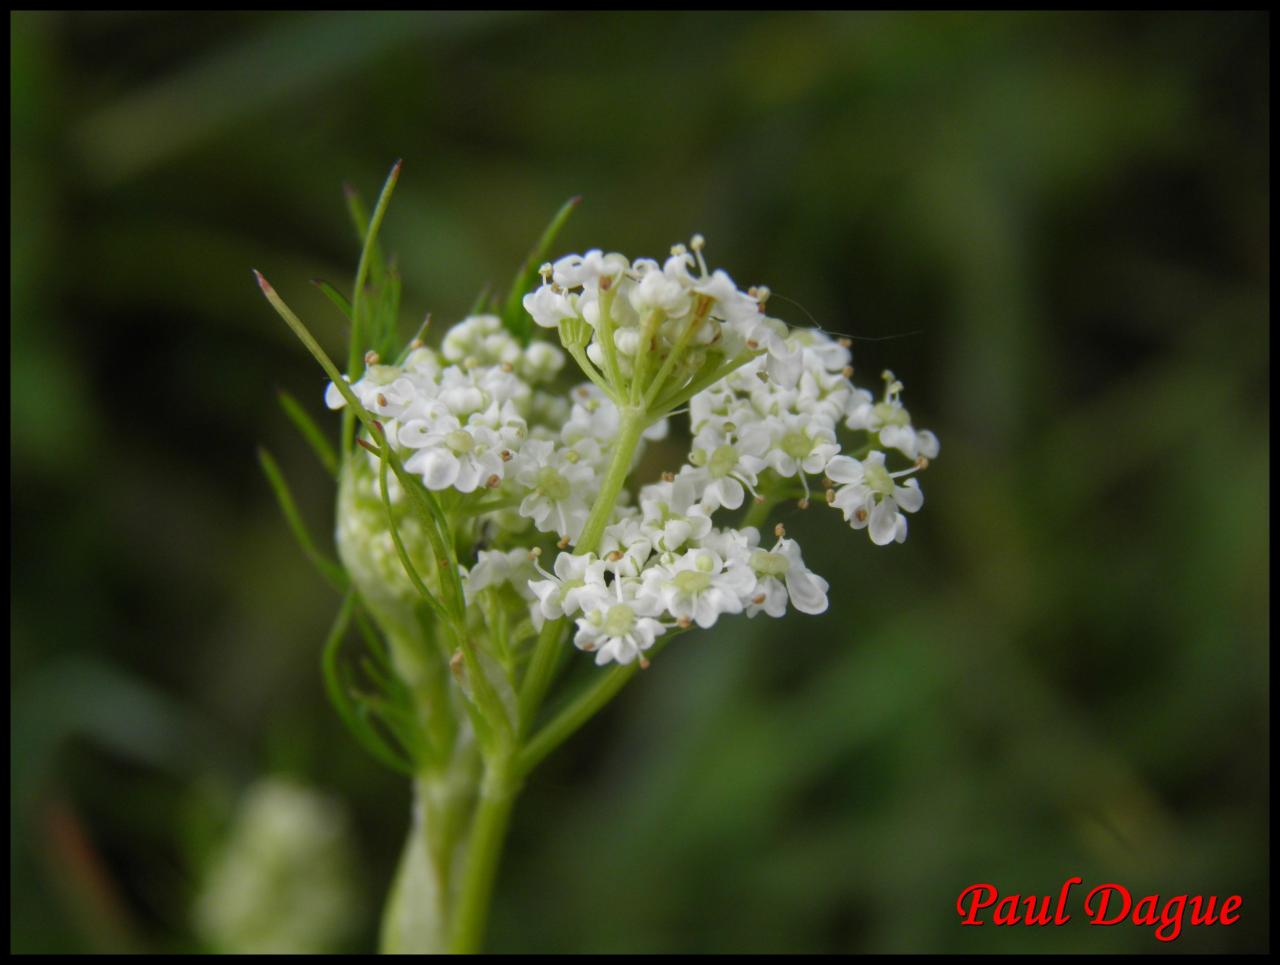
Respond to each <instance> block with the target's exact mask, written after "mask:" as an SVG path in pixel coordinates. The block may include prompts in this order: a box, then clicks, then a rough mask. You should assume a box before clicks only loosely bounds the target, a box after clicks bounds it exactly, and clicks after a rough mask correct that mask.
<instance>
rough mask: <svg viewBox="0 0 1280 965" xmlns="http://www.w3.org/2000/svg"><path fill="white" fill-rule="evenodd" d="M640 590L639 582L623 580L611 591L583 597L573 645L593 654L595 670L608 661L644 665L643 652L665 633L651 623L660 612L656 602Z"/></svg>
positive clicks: (596, 591) (595, 591) (593, 591)
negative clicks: (637, 660) (638, 662)
mask: <svg viewBox="0 0 1280 965" xmlns="http://www.w3.org/2000/svg"><path fill="white" fill-rule="evenodd" d="M640 590H641V585H640V581H639V580H636V579H629V578H625V577H623V578H618V579H615V580H614V581H613V586H612V587H608V588H605V587H600V588H594V587H593V588H592V589H591V590H589V591H587V592H585V593H584V595H583V596H582V598H581V605H582V616H580V617H578V620H577V624H578V632H577V633H575V634H574V636H573V644H574V646H576V647H577V648H578V649H579V650H586V651H588V652H593V653H595V655H596V664H597V665H598V666H603V665H604V664H606V663H609V662H611V661H613V662H616V663H620V664H629V663H632V662H633V661H635V660H636V659H637V658H639V659H640V662H641V664H642V665H643V664H644V663H645V659H644V657H643V653H644V651H646V650H648V649H649V648H650V647H652V646H653V642H654V640H656V639H657V638H658V637H660V636H662V634H664V633H665V632H666V627H664V626H663V625H662V624H661V623H660V622H658V620H656V619H654V617H656V616H657V615H658V614H659V612H660V610H659V609H658V608H657V607H658V604H657V601H656V599H655V598H654V597H652V596H650V595H647V594H641V593H640Z"/></svg>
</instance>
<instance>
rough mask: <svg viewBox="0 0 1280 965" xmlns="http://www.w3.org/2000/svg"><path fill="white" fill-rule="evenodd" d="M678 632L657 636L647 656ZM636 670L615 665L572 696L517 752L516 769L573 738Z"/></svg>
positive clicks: (527, 768)
mask: <svg viewBox="0 0 1280 965" xmlns="http://www.w3.org/2000/svg"><path fill="white" fill-rule="evenodd" d="M678 633H679V631H674V632H671V633H668V634H666V635H665V636H662V637H659V638H658V639H657V640H656V641H654V644H653V646H652V647H651V648H650V649H649V651H648V653H647V654H646V656H647V657H649V658H652V657H654V656H656V655H657V654H658V653H659V652H660V651H661V650H662V648H663V647H664V646H666V645H667V643H668V642H669V641H670V639H671V638H672V637H674V636H676V635H677V634H678ZM639 669H640V664H639V663H632V664H628V665H627V666H625V667H615V668H614V669H613V670H611V671H609V672H608V673H606V674H603V675H601V678H600V679H599V680H597V681H596V682H595V683H594V684H592V685H591V686H590V687H588V688H587V689H586V690H585V691H584V692H583V693H581V694H579V695H578V696H577V697H575V698H574V699H573V700H572V701H571V702H570V703H569V705H568V706H567V707H565V708H564V709H563V710H562V711H560V713H558V714H556V716H555V717H554V718H552V719H551V721H549V722H548V723H547V725H546V726H545V727H543V728H542V729H541V730H539V731H538V733H537V734H535V735H534V736H533V737H532V738H530V739H529V741H528V743H526V744H525V745H524V747H523V748H521V750H520V753H519V754H517V755H516V762H515V772H516V773H517V774H518V775H520V776H521V777H523V776H525V775H526V774H528V773H529V772H530V771H532V770H533V769H534V768H535V767H537V766H538V765H539V764H540V763H542V760H543V758H545V757H546V756H547V755H548V754H550V753H551V752H552V751H553V750H555V749H556V748H557V747H559V746H560V745H561V744H563V743H564V742H565V741H566V740H568V739H569V738H570V737H572V736H573V735H574V734H575V733H576V732H577V731H578V729H579V728H580V727H582V725H583V724H585V723H586V722H587V721H589V720H590V719H591V718H592V717H594V716H595V715H596V713H597V712H598V711H599V710H600V708H602V707H603V706H604V705H605V704H607V703H608V702H609V701H611V700H612V699H613V698H614V697H615V696H617V693H618V691H619V690H621V689H622V688H623V687H625V686H626V684H627V681H629V680H630V679H631V678H632V677H634V676H635V675H636V671H637V670H639Z"/></svg>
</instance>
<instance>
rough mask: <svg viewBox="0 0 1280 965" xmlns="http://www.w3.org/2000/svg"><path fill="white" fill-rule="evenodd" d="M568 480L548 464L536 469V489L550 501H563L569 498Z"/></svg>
mask: <svg viewBox="0 0 1280 965" xmlns="http://www.w3.org/2000/svg"><path fill="white" fill-rule="evenodd" d="M570 488H571V487H570V486H569V480H567V479H565V478H564V476H562V475H560V473H558V472H557V471H556V470H554V469H552V468H551V467H550V466H544V467H543V468H542V469H540V470H538V491H539V492H541V493H542V495H544V496H546V497H547V498H548V499H550V500H551V501H552V502H556V503H559V502H563V501H564V500H566V499H568V498H569V492H570Z"/></svg>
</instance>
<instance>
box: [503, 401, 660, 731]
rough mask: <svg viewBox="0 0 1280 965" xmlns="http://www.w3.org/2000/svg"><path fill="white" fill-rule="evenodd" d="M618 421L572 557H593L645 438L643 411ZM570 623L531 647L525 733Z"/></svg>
mask: <svg viewBox="0 0 1280 965" xmlns="http://www.w3.org/2000/svg"><path fill="white" fill-rule="evenodd" d="M619 411H620V414H621V421H620V424H619V426H618V438H617V441H616V443H615V444H614V449H613V459H612V460H610V462H609V468H608V470H607V471H606V472H605V477H604V482H603V483H601V485H600V492H599V493H597V494H596V501H595V504H594V505H593V506H592V507H591V515H590V516H588V517H587V522H586V524H585V525H584V526H583V527H582V534H581V535H580V536H579V537H578V542H577V544H576V545H575V546H574V552H575V553H579V554H582V553H594V552H595V551H596V548H597V547H598V546H599V544H600V538H601V537H602V536H603V535H604V530H605V527H606V526H607V525H608V524H609V517H610V516H611V515H612V514H613V510H614V506H615V504H616V503H617V501H618V494H619V493H620V492H622V486H623V484H624V483H625V482H626V481H627V474H628V473H629V472H630V471H631V460H632V459H633V458H634V457H635V454H636V447H637V446H639V445H640V437H641V435H643V434H644V430H645V427H646V425H647V424H648V421H649V420H648V418H647V416H646V414H645V413H644V411H643V410H641V409H636V408H631V407H627V408H623V409H620V410H619ZM568 624H569V621H568V620H566V619H563V618H562V619H559V620H548V621H547V622H546V623H545V624H543V627H542V632H541V633H540V634H538V642H537V643H536V644H535V645H534V650H533V658H532V659H531V660H530V662H529V670H528V672H526V674H525V678H524V684H523V686H522V687H521V690H520V729H521V732H522V733H527V732H528V729H529V725H530V724H531V723H532V721H533V717H534V715H535V714H536V713H537V712H538V708H539V707H540V706H541V705H542V699H543V698H544V697H545V696H546V694H547V688H549V687H550V686H551V678H552V677H553V676H554V675H555V668H556V655H557V649H558V648H559V646H560V641H561V638H562V637H563V634H564V630H565V628H566V627H567V626H568Z"/></svg>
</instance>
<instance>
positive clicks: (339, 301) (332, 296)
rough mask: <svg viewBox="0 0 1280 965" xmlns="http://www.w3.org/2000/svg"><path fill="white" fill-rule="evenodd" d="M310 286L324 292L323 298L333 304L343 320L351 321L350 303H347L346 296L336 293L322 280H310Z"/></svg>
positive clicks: (336, 291) (336, 290)
mask: <svg viewBox="0 0 1280 965" xmlns="http://www.w3.org/2000/svg"><path fill="white" fill-rule="evenodd" d="M311 284H313V285H315V286H316V287H317V288H319V289H320V290H321V291H322V292H324V297H325V298H327V299H329V301H331V302H333V304H334V305H336V306H337V307H338V311H340V312H342V317H343V318H345V319H346V320H347V321H348V322H350V321H351V303H350V302H349V301H347V296H346V295H344V294H342V292H340V291H338V289H336V288H334V287H333V285H331V284H329V283H328V282H327V281H325V280H324V279H323V278H312V279H311Z"/></svg>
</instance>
